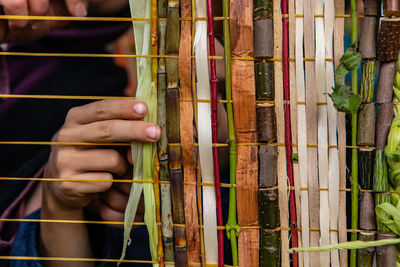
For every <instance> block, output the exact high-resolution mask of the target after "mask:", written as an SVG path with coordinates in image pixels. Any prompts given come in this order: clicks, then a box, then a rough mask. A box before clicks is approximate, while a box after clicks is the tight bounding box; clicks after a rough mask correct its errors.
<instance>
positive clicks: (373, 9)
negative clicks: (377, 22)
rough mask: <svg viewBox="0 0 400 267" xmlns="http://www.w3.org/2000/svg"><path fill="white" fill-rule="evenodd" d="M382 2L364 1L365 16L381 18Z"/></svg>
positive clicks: (374, 0)
mask: <svg viewBox="0 0 400 267" xmlns="http://www.w3.org/2000/svg"><path fill="white" fill-rule="evenodd" d="M380 3H381V2H380V1H376V0H364V16H375V17H377V16H379V15H380V13H379V11H380V6H379V5H378V4H380Z"/></svg>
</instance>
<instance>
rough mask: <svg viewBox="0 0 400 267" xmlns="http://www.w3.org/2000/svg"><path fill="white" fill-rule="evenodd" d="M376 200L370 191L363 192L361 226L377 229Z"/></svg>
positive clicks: (365, 228) (367, 228)
mask: <svg viewBox="0 0 400 267" xmlns="http://www.w3.org/2000/svg"><path fill="white" fill-rule="evenodd" d="M375 227H376V226H375V201H374V196H373V195H372V193H370V192H363V193H362V194H361V199H360V228H361V229H363V230H374V229H375Z"/></svg>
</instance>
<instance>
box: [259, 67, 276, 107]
mask: <svg viewBox="0 0 400 267" xmlns="http://www.w3.org/2000/svg"><path fill="white" fill-rule="evenodd" d="M255 76H256V77H255V78H256V90H257V95H256V96H257V99H258V100H262V99H273V98H274V97H275V92H274V91H275V90H274V63H273V62H257V63H256V64H255Z"/></svg>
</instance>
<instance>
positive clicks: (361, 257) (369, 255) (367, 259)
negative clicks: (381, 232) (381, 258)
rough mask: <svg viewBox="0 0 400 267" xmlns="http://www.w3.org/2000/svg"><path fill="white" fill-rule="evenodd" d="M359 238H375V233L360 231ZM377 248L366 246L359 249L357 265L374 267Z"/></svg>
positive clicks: (370, 239) (368, 239)
mask: <svg viewBox="0 0 400 267" xmlns="http://www.w3.org/2000/svg"><path fill="white" fill-rule="evenodd" d="M359 239H360V240H361V241H373V240H375V233H363V232H361V233H360V237H359ZM374 254H375V248H364V249H360V250H359V251H358V258H357V266H359V267H372V266H373V264H374Z"/></svg>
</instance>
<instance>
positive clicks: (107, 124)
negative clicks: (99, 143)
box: [97, 120, 114, 140]
mask: <svg viewBox="0 0 400 267" xmlns="http://www.w3.org/2000/svg"><path fill="white" fill-rule="evenodd" d="M113 128H114V121H112V120H111V121H100V122H98V129H97V132H98V134H99V137H100V139H101V140H108V139H110V138H111V137H112V136H113Z"/></svg>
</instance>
